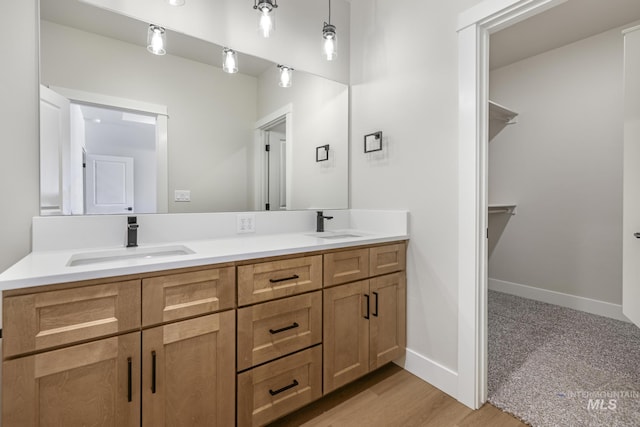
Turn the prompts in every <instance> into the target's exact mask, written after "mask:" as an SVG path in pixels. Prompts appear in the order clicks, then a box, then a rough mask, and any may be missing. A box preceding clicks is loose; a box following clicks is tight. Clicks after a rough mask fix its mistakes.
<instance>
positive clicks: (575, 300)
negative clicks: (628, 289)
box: [489, 279, 629, 322]
mask: <svg viewBox="0 0 640 427" xmlns="http://www.w3.org/2000/svg"><path fill="white" fill-rule="evenodd" d="M489 289H490V290H492V291H498V292H504V293H505V294H511V295H516V296H519V297H523V298H529V299H532V300H536V301H542V302H546V303H549V304H555V305H559V306H562V307H567V308H572V309H574V310H580V311H585V312H587V313H591V314H597V315H599V316H604V317H610V318H612V319H616V320H622V321H624V322H628V321H629V319H627V318H626V316H625V315H624V314H622V305H620V304H612V303H610V302H605V301H598V300H595V299H591V298H584V297H578V296H575V295H569V294H563V293H561V292H555V291H550V290H547V289H541V288H534V287H533V286H527V285H520V284H518V283H512V282H507V281H504V280H498V279H489Z"/></svg>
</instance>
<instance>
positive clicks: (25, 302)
mask: <svg viewBox="0 0 640 427" xmlns="http://www.w3.org/2000/svg"><path fill="white" fill-rule="evenodd" d="M3 324H4V337H3V338H4V339H3V357H4V358H7V357H11V356H16V355H19V354H24V353H28V352H33V351H37V350H43V349H47V348H52V347H58V346H62V345H67V344H72V343H76V342H80V341H86V340H90V339H93V338H98V337H102V336H105V335H111V334H115V333H119V332H124V331H128V330H132V329H135V328H139V327H140V281H139V280H131V281H126V282H117V283H107V284H103V285H92V286H84V287H79V288H72V289H64V290H57V291H48V292H39V293H34V294H28V295H20V296H14V297H6V298H4V299H3Z"/></svg>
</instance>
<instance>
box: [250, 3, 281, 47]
mask: <svg viewBox="0 0 640 427" xmlns="http://www.w3.org/2000/svg"><path fill="white" fill-rule="evenodd" d="M277 7H278V3H277V0H254V2H253V8H254V9H257V10H258V12H259V13H260V16H259V17H258V31H260V33H261V34H262V36H263V37H265V38H267V37H269V36H270V35H271V33H273V31H274V30H275V29H276V22H275V16H274V15H275V10H274V9H276V8H277Z"/></svg>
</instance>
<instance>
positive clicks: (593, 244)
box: [489, 29, 623, 304]
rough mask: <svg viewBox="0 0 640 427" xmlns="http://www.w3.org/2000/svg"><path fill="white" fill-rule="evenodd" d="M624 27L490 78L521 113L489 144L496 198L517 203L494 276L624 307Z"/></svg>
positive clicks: (502, 99)
mask: <svg viewBox="0 0 640 427" xmlns="http://www.w3.org/2000/svg"><path fill="white" fill-rule="evenodd" d="M622 66H623V39H622V34H621V30H620V29H615V30H611V31H607V32H605V33H602V34H600V35H597V36H593V37H590V38H587V39H584V40H581V41H579V42H576V43H573V44H570V45H567V46H564V47H562V48H559V49H555V50H552V51H549V52H546V53H543V54H541V55H537V56H534V57H531V58H528V59H525V60H522V61H519V62H516V63H514V64H511V65H508V66H506V67H502V68H499V69H496V70H493V71H492V72H491V78H490V98H491V99H492V100H493V101H496V102H498V103H500V104H503V105H505V106H507V107H509V108H511V109H513V110H515V111H516V112H518V113H519V114H520V115H519V117H518V123H517V124H515V125H510V126H507V127H506V128H505V129H504V130H503V131H502V132H501V133H500V134H499V135H498V136H496V138H495V139H494V140H493V141H491V143H490V145H489V162H490V163H489V200H490V202H492V203H500V202H513V201H515V202H517V203H518V208H517V215H515V216H513V217H511V218H510V219H509V222H508V224H507V226H506V228H505V229H504V231H503V233H502V236H501V237H500V240H499V241H498V243H497V245H496V247H495V250H494V252H493V254H492V255H491V257H490V263H489V277H490V278H494V279H498V280H503V281H507V282H512V283H517V284H522V285H528V286H533V287H537V288H542V289H546V290H551V291H556V292H562V293H566V294H570V295H575V296H580V297H586V298H592V299H595V300H600V301H606V302H610V303H615V304H620V303H621V302H622V277H621V275H622V143H623V138H622V136H623V135H622V132H623V117H622V109H623V82H622V76H623V68H622Z"/></svg>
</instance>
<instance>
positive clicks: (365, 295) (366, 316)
mask: <svg viewBox="0 0 640 427" xmlns="http://www.w3.org/2000/svg"><path fill="white" fill-rule="evenodd" d="M364 297H365V298H366V299H367V314H365V315H364V318H365V319H367V320H369V294H364Z"/></svg>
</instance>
